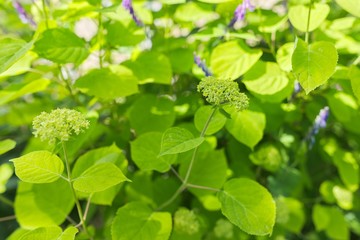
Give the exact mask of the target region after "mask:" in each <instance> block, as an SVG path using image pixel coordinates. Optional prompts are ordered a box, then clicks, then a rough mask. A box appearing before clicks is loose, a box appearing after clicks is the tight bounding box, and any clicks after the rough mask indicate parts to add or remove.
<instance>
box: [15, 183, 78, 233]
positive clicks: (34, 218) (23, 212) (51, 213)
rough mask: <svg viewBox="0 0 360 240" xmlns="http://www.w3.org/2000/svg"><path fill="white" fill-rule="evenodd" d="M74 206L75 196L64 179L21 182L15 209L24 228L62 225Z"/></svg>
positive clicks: (17, 218)
mask: <svg viewBox="0 0 360 240" xmlns="http://www.w3.org/2000/svg"><path fill="white" fill-rule="evenodd" d="M73 207H74V196H73V195H72V192H71V189H70V186H69V183H68V182H67V181H64V180H63V179H59V180H57V181H55V182H52V183H45V184H30V183H25V182H19V187H18V189H17V193H16V197H15V203H14V209H15V212H16V220H17V221H18V223H19V224H20V226H21V227H23V228H27V229H34V228H37V227H46V226H53V225H60V224H61V223H63V222H64V221H65V220H66V218H67V216H68V215H69V214H70V212H71V210H72V209H73Z"/></svg>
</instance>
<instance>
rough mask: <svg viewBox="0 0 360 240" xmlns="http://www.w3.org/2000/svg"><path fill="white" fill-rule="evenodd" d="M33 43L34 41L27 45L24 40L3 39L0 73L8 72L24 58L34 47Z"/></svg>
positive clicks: (0, 42)
mask: <svg viewBox="0 0 360 240" xmlns="http://www.w3.org/2000/svg"><path fill="white" fill-rule="evenodd" d="M33 43H34V42H33V41H31V42H29V43H27V42H25V41H24V40H21V39H17V38H11V37H6V38H1V39H0V52H1V56H0V73H2V72H4V71H6V70H7V69H8V68H10V67H11V66H12V65H13V64H14V63H16V62H17V61H18V60H19V59H20V58H22V57H23V56H24V55H25V54H26V52H27V51H29V49H30V48H31V47H32V45H33Z"/></svg>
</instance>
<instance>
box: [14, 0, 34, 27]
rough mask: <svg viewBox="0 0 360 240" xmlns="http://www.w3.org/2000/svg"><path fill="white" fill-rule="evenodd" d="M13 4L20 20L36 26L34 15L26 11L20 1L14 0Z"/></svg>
mask: <svg viewBox="0 0 360 240" xmlns="http://www.w3.org/2000/svg"><path fill="white" fill-rule="evenodd" d="M13 6H14V8H15V10H16V12H17V13H18V15H19V18H20V20H21V21H22V22H23V23H30V24H31V25H32V26H33V27H36V23H35V22H34V20H33V19H32V17H31V16H30V15H29V14H28V13H27V12H26V11H25V9H24V7H23V6H22V5H21V4H20V3H19V1H13Z"/></svg>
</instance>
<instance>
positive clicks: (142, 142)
mask: <svg viewBox="0 0 360 240" xmlns="http://www.w3.org/2000/svg"><path fill="white" fill-rule="evenodd" d="M161 139H162V134H161V133H159V132H149V133H145V134H142V135H140V136H139V137H138V138H136V139H135V140H134V141H132V142H131V143H130V146H131V157H132V159H133V161H134V162H135V164H136V165H137V166H138V167H139V168H140V169H141V170H156V171H159V172H166V171H168V170H169V169H170V166H171V164H172V163H174V162H175V161H176V158H177V155H165V156H159V157H158V154H159V152H160V145H161Z"/></svg>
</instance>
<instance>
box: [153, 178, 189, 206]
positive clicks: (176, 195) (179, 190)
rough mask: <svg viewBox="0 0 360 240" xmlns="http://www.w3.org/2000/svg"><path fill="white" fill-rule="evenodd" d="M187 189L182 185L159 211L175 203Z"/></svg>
mask: <svg viewBox="0 0 360 240" xmlns="http://www.w3.org/2000/svg"><path fill="white" fill-rule="evenodd" d="M185 189H186V185H185V184H182V185H181V186H180V187H179V188H178V189H177V190H176V192H175V193H174V194H173V195H172V196H171V198H169V200H167V201H166V202H164V203H163V204H161V205H160V206H159V207H158V208H157V210H161V209H163V208H164V207H166V206H167V205H169V204H170V203H172V202H173V201H175V199H176V198H177V197H178V196H179V195H180V193H182V192H183V191H184V190H185Z"/></svg>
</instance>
